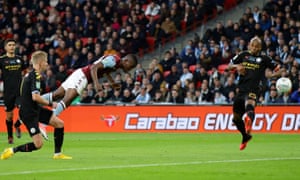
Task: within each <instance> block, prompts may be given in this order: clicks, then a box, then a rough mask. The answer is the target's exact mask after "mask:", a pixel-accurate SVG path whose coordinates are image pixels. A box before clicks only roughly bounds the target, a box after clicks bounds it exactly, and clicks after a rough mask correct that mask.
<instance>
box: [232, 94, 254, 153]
mask: <svg viewBox="0 0 300 180" xmlns="http://www.w3.org/2000/svg"><path fill="white" fill-rule="evenodd" d="M244 113H245V99H244V97H243V96H237V98H236V99H235V101H234V103H233V123H234V124H235V125H236V127H237V129H238V131H239V132H240V133H241V134H242V143H241V144H240V150H243V149H245V148H246V146H247V142H248V141H249V140H250V139H251V138H252V136H251V135H249V134H247V132H246V129H245V124H244V121H243V119H242V117H243V114H244Z"/></svg>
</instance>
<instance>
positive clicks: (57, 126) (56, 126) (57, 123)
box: [54, 117, 64, 128]
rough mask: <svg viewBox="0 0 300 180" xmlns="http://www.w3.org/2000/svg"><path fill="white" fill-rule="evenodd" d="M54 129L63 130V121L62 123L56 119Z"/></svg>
mask: <svg viewBox="0 0 300 180" xmlns="http://www.w3.org/2000/svg"><path fill="white" fill-rule="evenodd" d="M54 127H55V128H63V127H64V121H62V120H61V119H59V118H57V117H56V119H55V125H54Z"/></svg>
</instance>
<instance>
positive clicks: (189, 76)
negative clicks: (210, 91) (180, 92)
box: [180, 65, 193, 87]
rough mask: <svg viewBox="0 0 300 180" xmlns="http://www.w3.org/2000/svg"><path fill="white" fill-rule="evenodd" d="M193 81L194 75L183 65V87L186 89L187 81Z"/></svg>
mask: <svg viewBox="0 0 300 180" xmlns="http://www.w3.org/2000/svg"><path fill="white" fill-rule="evenodd" d="M192 79H193V74H192V73H191V72H190V71H189V68H188V66H187V65H183V73H182V74H181V76H180V81H181V87H185V86H186V82H187V80H192Z"/></svg>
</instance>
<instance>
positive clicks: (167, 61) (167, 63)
mask: <svg viewBox="0 0 300 180" xmlns="http://www.w3.org/2000/svg"><path fill="white" fill-rule="evenodd" d="M159 64H160V65H161V67H162V69H163V71H164V72H165V71H170V70H171V66H172V65H173V64H175V59H174V58H173V57H172V56H171V52H170V51H166V52H165V54H164V58H163V59H162V60H160V62H159Z"/></svg>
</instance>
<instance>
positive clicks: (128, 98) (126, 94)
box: [121, 88, 135, 103]
mask: <svg viewBox="0 0 300 180" xmlns="http://www.w3.org/2000/svg"><path fill="white" fill-rule="evenodd" d="M134 99H135V96H134V95H133V94H132V93H131V91H130V89H128V88H126V89H124V90H123V96H122V98H121V102H122V103H131V102H132V101H133V100H134Z"/></svg>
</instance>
